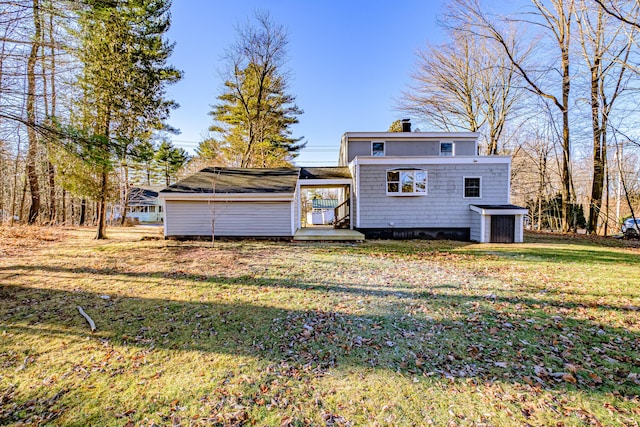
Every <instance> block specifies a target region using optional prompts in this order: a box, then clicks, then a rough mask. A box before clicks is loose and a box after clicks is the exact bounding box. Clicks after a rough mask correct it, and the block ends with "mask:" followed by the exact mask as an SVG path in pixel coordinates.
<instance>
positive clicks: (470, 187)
mask: <svg viewBox="0 0 640 427" xmlns="http://www.w3.org/2000/svg"><path fill="white" fill-rule="evenodd" d="M481 186H482V179H481V178H480V177H479V176H472V177H469V176H465V177H464V197H465V199H473V198H475V199H479V198H480V197H482V192H481V190H482V188H481Z"/></svg>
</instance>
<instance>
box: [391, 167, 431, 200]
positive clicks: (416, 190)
mask: <svg viewBox="0 0 640 427" xmlns="http://www.w3.org/2000/svg"><path fill="white" fill-rule="evenodd" d="M387 194H388V195H392V196H412V195H413V196H416V195H417V196H424V195H426V194H427V171H425V170H421V169H402V170H400V169H394V170H388V171H387Z"/></svg>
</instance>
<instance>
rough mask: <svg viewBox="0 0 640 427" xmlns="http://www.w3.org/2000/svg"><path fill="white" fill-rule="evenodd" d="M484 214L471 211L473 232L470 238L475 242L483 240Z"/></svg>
mask: <svg viewBox="0 0 640 427" xmlns="http://www.w3.org/2000/svg"><path fill="white" fill-rule="evenodd" d="M481 230H482V215H480V214H479V213H478V212H473V211H471V232H470V234H469V239H470V240H472V241H474V242H482V234H481V233H482V232H481Z"/></svg>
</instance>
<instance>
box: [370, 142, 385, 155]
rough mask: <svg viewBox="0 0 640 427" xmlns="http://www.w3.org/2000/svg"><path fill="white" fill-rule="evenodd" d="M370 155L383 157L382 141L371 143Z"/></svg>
mask: <svg viewBox="0 0 640 427" xmlns="http://www.w3.org/2000/svg"><path fill="white" fill-rule="evenodd" d="M371 155H372V156H373V157H384V141H373V142H372V143H371Z"/></svg>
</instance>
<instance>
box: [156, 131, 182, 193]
mask: <svg viewBox="0 0 640 427" xmlns="http://www.w3.org/2000/svg"><path fill="white" fill-rule="evenodd" d="M188 158H189V156H188V155H187V152H186V151H185V150H184V149H183V148H176V147H174V146H173V145H172V144H171V143H170V142H169V141H162V143H161V144H160V146H159V147H158V151H156V157H155V160H156V162H157V163H158V165H159V166H160V167H161V169H162V173H163V176H164V179H165V184H166V185H171V179H172V178H175V176H176V173H177V172H178V170H180V168H181V167H182V166H184V164H185V163H186V162H187V160H188Z"/></svg>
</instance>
